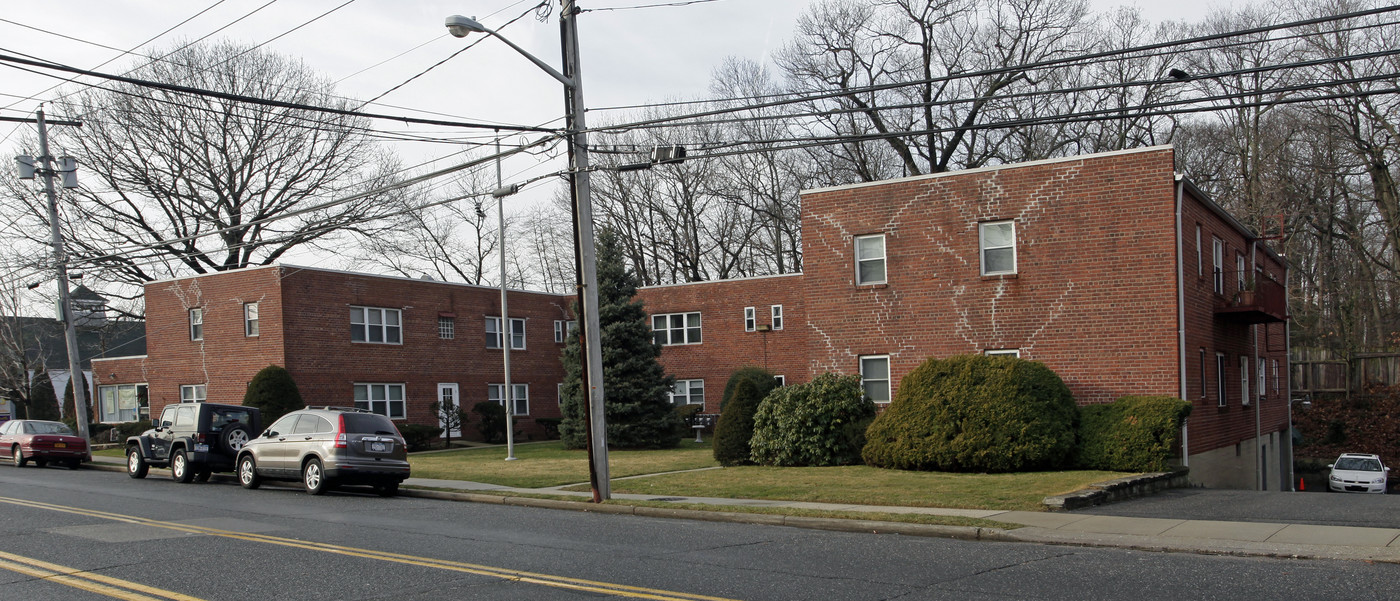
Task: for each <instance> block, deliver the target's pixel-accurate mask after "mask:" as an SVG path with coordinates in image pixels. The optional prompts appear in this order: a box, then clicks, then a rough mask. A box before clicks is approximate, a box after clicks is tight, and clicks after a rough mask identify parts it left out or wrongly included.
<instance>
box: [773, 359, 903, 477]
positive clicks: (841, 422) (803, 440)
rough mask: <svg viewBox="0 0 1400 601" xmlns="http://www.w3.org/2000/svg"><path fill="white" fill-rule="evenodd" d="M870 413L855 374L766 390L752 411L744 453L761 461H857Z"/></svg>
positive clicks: (777, 463) (818, 463) (871, 408)
mask: <svg viewBox="0 0 1400 601" xmlns="http://www.w3.org/2000/svg"><path fill="white" fill-rule="evenodd" d="M874 417H875V403H872V402H871V401H870V399H868V398H866V396H865V391H864V390H863V389H861V386H860V376H839V375H836V374H831V373H826V374H822V375H820V376H817V377H816V379H814V380H812V381H811V382H808V383H806V384H799V385H796V386H785V387H782V388H778V389H776V390H774V391H773V392H772V393H770V394H769V395H768V396H767V397H766V398H764V399H763V401H762V402H761V403H759V405H758V412H757V413H756V414H754V426H753V438H752V439H750V441H749V446H750V454H749V457H750V459H752V460H753V461H754V462H755V463H758V464H760V465H775V466H826V465H847V464H851V463H859V462H860V449H861V445H863V444H864V442H865V428H866V426H868V425H870V420H872V419H874Z"/></svg>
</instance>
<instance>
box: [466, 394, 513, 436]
mask: <svg viewBox="0 0 1400 601" xmlns="http://www.w3.org/2000/svg"><path fill="white" fill-rule="evenodd" d="M472 413H475V414H477V415H478V416H479V417H478V419H477V424H476V431H477V432H480V433H481V439H482V440H483V441H485V442H487V443H489V444H500V443H503V442H505V441H506V408H505V406H504V405H502V404H500V403H497V402H495V401H481V402H479V403H477V404H475V405H472Z"/></svg>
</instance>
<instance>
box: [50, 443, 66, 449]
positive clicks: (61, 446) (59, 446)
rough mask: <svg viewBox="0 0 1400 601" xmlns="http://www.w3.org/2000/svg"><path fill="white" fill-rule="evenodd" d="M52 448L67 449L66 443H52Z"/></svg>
mask: <svg viewBox="0 0 1400 601" xmlns="http://www.w3.org/2000/svg"><path fill="white" fill-rule="evenodd" d="M53 448H55V449H66V448H68V443H66V442H55V443H53Z"/></svg>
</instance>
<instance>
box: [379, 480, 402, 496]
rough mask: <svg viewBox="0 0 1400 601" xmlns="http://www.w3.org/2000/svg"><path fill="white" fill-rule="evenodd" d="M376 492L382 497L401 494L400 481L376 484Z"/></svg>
mask: <svg viewBox="0 0 1400 601" xmlns="http://www.w3.org/2000/svg"><path fill="white" fill-rule="evenodd" d="M374 494H377V495H379V496H381V497H392V496H394V495H396V494H399V483H398V482H385V483H384V484H375V485H374Z"/></svg>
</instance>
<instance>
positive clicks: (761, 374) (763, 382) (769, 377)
mask: <svg viewBox="0 0 1400 601" xmlns="http://www.w3.org/2000/svg"><path fill="white" fill-rule="evenodd" d="M744 380H748V381H749V382H753V385H754V388H757V389H758V398H760V399H762V398H763V397H766V396H768V393H769V392H772V391H773V389H774V388H777V387H778V379H777V378H775V377H773V373H772V372H770V371H768V370H766V369H763V368H762V367H740V368H739V369H736V370H734V373H732V374H730V375H729V381H728V382H725V384H724V396H721V397H720V400H719V411H720V413H721V414H723V413H724V410H725V408H727V407H729V399H731V398H734V389H735V387H737V386H738V385H739V382H742V381H744Z"/></svg>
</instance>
